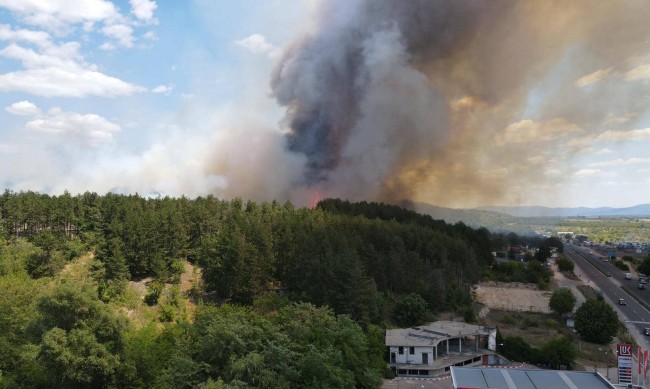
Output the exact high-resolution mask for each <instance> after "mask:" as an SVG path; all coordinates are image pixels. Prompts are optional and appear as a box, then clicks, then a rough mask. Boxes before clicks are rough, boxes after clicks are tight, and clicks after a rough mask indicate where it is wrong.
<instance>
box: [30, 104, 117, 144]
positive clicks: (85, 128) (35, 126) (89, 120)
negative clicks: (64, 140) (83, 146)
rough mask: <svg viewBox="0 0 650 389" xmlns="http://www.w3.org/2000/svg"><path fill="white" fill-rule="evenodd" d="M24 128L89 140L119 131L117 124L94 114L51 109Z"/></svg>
mask: <svg viewBox="0 0 650 389" xmlns="http://www.w3.org/2000/svg"><path fill="white" fill-rule="evenodd" d="M25 127H26V128H28V129H30V130H34V131H39V132H41V133H45V134H51V135H56V136H64V137H72V138H77V139H82V140H87V141H90V142H91V143H94V142H98V141H107V140H111V139H112V138H113V134H115V133H117V132H119V131H121V128H120V126H119V125H117V124H115V123H112V122H110V121H108V120H107V119H105V118H103V117H101V116H99V115H96V114H79V113H76V112H62V111H61V110H60V109H58V108H53V109H51V110H50V111H49V112H48V113H47V115H46V116H45V117H43V118H38V119H34V120H31V121H29V122H28V123H27V124H26V125H25Z"/></svg>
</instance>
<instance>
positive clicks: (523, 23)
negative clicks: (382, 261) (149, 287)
mask: <svg viewBox="0 0 650 389" xmlns="http://www.w3.org/2000/svg"><path fill="white" fill-rule="evenodd" d="M560 3H562V2H555V1H547V0H530V1H526V2H523V1H515V0H502V1H492V2H476V1H469V0H468V1H458V0H456V1H444V0H443V1H439V2H430V1H413V2H401V1H398V0H375V1H371V0H293V1H285V0H241V1H229V0H184V1H170V0H165V1H163V0H157V1H154V0H121V1H108V0H75V1H70V0H0V123H2V126H0V186H2V187H4V188H7V189H10V190H13V191H21V190H23V191H26V190H32V191H37V192H41V193H48V194H61V193H63V191H65V190H67V191H69V192H71V193H73V194H76V193H83V192H85V191H93V192H97V193H100V194H104V193H107V192H113V193H124V194H130V193H139V194H141V195H144V196H158V195H162V196H166V195H169V196H182V195H185V196H188V197H195V196H204V195H208V194H214V195H215V196H217V197H221V198H233V197H242V198H245V199H252V200H255V201H271V200H279V201H285V200H290V201H292V202H294V203H296V204H297V205H299V206H308V205H313V203H314V201H317V200H318V199H320V198H323V197H329V196H331V197H341V198H347V199H349V200H352V201H360V200H366V201H386V202H398V201H401V200H413V201H423V202H428V203H431V204H434V205H440V206H446V207H454V208H470V207H477V206H484V205H543V206H552V207H560V206H562V207H564V206H587V207H599V206H612V207H626V206H632V205H636V204H642V203H648V202H649V200H648V199H650V153H649V152H648V150H650V30H648V29H647V20H650V3H648V2H646V1H644V0H630V1H628V2H600V3H598V4H597V5H593V3H592V2H591V1H588V0H577V1H575V2H572V3H571V4H570V5H567V4H560Z"/></svg>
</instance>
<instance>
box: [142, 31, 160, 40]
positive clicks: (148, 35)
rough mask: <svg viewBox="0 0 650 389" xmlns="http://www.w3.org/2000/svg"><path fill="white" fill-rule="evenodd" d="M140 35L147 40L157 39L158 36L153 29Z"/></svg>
mask: <svg viewBox="0 0 650 389" xmlns="http://www.w3.org/2000/svg"><path fill="white" fill-rule="evenodd" d="M142 37H143V38H144V39H146V40H148V41H155V40H158V37H157V36H156V33H155V32H153V31H147V32H145V33H144V34H142Z"/></svg>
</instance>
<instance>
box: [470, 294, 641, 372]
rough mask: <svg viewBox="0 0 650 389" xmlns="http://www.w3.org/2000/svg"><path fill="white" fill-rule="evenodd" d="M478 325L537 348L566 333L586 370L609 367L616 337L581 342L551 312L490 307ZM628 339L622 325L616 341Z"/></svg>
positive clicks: (579, 362)
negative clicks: (609, 340)
mask: <svg viewBox="0 0 650 389" xmlns="http://www.w3.org/2000/svg"><path fill="white" fill-rule="evenodd" d="M585 287H586V288H589V287H588V286H585ZM589 290H590V291H591V293H593V296H594V298H595V295H596V294H595V292H594V291H593V289H591V288H589ZM581 292H582V291H581ZM583 293H585V292H583ZM587 293H589V292H588V291H587ZM481 324H483V325H487V326H494V327H498V328H499V331H500V333H501V335H502V336H520V337H522V338H523V339H524V340H525V341H526V342H527V343H528V344H530V345H531V346H532V347H540V346H542V345H543V344H544V343H546V342H548V341H549V340H550V339H552V338H555V337H559V336H563V335H568V336H570V337H571V338H572V339H573V344H574V345H575V347H576V349H578V364H579V365H583V366H585V368H586V369H587V368H588V367H589V366H594V365H598V366H604V365H605V363H609V364H610V366H613V365H614V364H615V362H616V361H615V353H614V354H612V350H615V348H616V343H617V341H618V340H616V339H615V340H614V341H613V342H611V343H609V344H604V345H602V344H596V343H590V342H585V341H584V340H581V339H580V337H579V336H578V335H577V334H576V333H574V332H573V331H572V330H571V329H570V328H567V327H565V326H564V323H563V322H561V321H558V318H557V316H555V315H553V314H544V313H533V312H507V311H496V310H491V311H490V313H489V314H488V315H487V317H486V318H485V319H482V321H481ZM630 338H631V337H630V336H629V335H628V334H627V332H626V331H625V328H624V327H622V326H621V328H620V329H619V339H620V341H622V342H628V341H630V343H633V344H634V342H632V341H631V339H630Z"/></svg>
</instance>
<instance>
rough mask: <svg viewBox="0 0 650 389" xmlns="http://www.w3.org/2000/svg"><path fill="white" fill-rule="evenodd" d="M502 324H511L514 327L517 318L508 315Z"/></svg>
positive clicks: (503, 318)
mask: <svg viewBox="0 0 650 389" xmlns="http://www.w3.org/2000/svg"><path fill="white" fill-rule="evenodd" d="M501 322H502V323H503V324H511V325H512V324H515V318H514V317H512V316H511V315H508V314H506V315H504V316H503V317H502V318H501Z"/></svg>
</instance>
